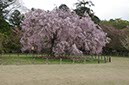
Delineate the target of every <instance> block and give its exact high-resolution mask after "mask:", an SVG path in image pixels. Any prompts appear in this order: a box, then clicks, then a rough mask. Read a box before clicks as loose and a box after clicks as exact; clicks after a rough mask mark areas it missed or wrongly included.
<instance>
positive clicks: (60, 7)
mask: <svg viewBox="0 0 129 85" xmlns="http://www.w3.org/2000/svg"><path fill="white" fill-rule="evenodd" d="M59 9H62V10H64V11H67V10H69V7H68V6H67V5H66V4H61V5H60V6H59Z"/></svg>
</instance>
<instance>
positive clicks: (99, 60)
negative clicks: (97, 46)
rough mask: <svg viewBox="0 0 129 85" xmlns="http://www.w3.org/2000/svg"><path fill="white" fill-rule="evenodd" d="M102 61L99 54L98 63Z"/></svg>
mask: <svg viewBox="0 0 129 85" xmlns="http://www.w3.org/2000/svg"><path fill="white" fill-rule="evenodd" d="M99 63H100V56H99V55H98V64H99Z"/></svg>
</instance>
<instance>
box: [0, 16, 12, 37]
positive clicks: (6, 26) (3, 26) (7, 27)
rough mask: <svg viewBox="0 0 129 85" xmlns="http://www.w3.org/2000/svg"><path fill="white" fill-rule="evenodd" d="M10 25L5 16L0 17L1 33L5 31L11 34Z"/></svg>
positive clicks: (6, 33)
mask: <svg viewBox="0 0 129 85" xmlns="http://www.w3.org/2000/svg"><path fill="white" fill-rule="evenodd" d="M10 28H11V27H10V25H9V23H8V22H7V21H5V20H4V19H3V18H1V17H0V33H3V34H5V35H10V31H11V29H10Z"/></svg>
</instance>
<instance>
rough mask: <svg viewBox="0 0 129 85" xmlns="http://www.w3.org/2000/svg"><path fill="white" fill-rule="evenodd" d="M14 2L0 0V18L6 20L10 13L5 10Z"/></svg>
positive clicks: (12, 0)
mask: <svg viewBox="0 0 129 85" xmlns="http://www.w3.org/2000/svg"><path fill="white" fill-rule="evenodd" d="M15 1H16V0H0V17H1V18H6V16H7V14H8V13H9V12H10V11H9V10H7V9H6V8H7V7H9V6H10V5H11V4H13V3H14V2H15Z"/></svg>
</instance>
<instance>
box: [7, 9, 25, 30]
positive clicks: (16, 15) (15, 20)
mask: <svg viewBox="0 0 129 85" xmlns="http://www.w3.org/2000/svg"><path fill="white" fill-rule="evenodd" d="M23 18H24V16H23V15H22V14H21V13H20V11H19V10H15V11H14V12H13V13H12V14H11V16H10V18H9V22H10V23H11V25H12V26H13V27H17V28H20V24H21V22H22V21H23Z"/></svg>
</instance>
